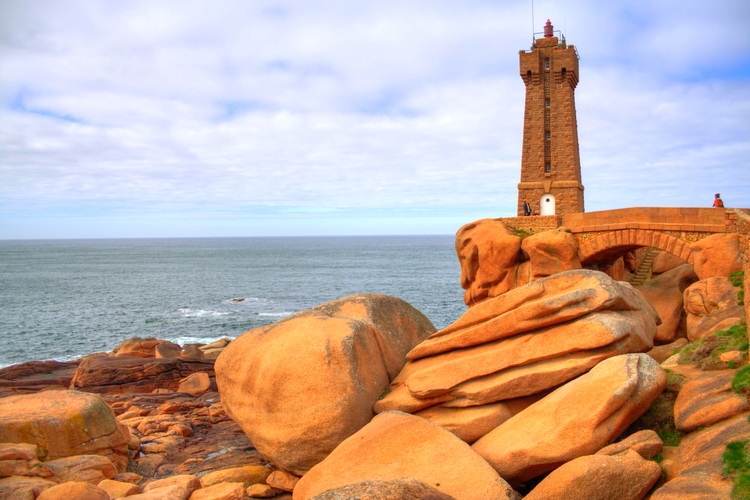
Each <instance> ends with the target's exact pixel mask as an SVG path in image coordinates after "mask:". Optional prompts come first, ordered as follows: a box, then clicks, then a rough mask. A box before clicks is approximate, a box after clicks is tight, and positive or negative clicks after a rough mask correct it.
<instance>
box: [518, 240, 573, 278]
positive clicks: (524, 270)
mask: <svg viewBox="0 0 750 500" xmlns="http://www.w3.org/2000/svg"><path fill="white" fill-rule="evenodd" d="M521 251H522V253H523V255H522V261H521V263H520V264H519V269H518V284H519V285H526V284H528V283H531V282H532V281H534V280H538V279H541V278H546V277H547V276H552V275H553V274H557V273H562V272H565V271H570V270H573V269H581V267H582V266H581V261H580V259H579V256H578V240H577V239H576V237H575V236H573V235H572V234H571V233H568V232H566V231H564V230H561V229H556V230H552V231H543V232H541V233H537V234H533V235H531V236H528V237H526V238H524V239H523V240H522V241H521Z"/></svg>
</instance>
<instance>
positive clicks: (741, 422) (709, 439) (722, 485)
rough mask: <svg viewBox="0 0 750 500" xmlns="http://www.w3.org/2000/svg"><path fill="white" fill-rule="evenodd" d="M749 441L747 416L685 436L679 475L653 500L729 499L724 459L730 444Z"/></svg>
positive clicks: (659, 490) (653, 496) (730, 487)
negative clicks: (724, 473) (723, 470)
mask: <svg viewBox="0 0 750 500" xmlns="http://www.w3.org/2000/svg"><path fill="white" fill-rule="evenodd" d="M747 440H750V423H748V414H747V413H744V414H741V415H737V416H735V417H733V418H730V419H727V420H724V421H722V422H719V423H716V424H714V425H712V426H710V427H708V428H706V429H702V430H699V431H696V432H693V433H691V434H689V435H688V436H686V437H684V438H683V439H682V441H681V442H680V446H679V459H680V467H681V468H680V472H679V475H678V476H677V477H675V478H674V479H671V480H670V481H668V482H667V483H666V484H664V485H663V486H661V487H660V488H659V489H658V490H657V491H656V492H654V494H653V495H652V496H651V498H652V499H653V500H682V499H685V498H727V499H728V498H730V492H731V490H732V481H731V480H730V479H729V478H728V477H726V476H724V475H723V474H722V468H723V464H722V460H721V456H722V454H723V453H724V452H725V451H726V447H727V444H729V443H730V442H733V441H747Z"/></svg>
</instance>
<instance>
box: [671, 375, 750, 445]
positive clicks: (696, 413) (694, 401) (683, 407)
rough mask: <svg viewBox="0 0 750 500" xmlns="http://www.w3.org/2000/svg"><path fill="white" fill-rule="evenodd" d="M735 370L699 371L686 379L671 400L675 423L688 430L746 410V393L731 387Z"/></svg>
mask: <svg viewBox="0 0 750 500" xmlns="http://www.w3.org/2000/svg"><path fill="white" fill-rule="evenodd" d="M734 376H735V370H721V371H716V372H706V373H702V374H700V375H699V376H697V377H696V378H694V379H693V380H691V381H689V382H687V383H686V384H685V385H684V386H683V387H682V389H680V392H679V393H678V394H677V399H676V401H675V404H674V420H675V427H676V428H677V429H678V430H680V431H683V432H689V431H692V430H694V429H697V428H698V427H708V426H710V425H712V424H715V423H717V422H720V421H722V420H726V419H728V418H730V417H733V416H735V415H738V414H740V413H745V412H748V411H750V403H748V401H747V396H746V395H744V394H737V393H735V392H733V391H732V389H731V383H732V380H733V378H734Z"/></svg>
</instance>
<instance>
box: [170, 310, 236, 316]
mask: <svg viewBox="0 0 750 500" xmlns="http://www.w3.org/2000/svg"><path fill="white" fill-rule="evenodd" d="M178 312H179V313H180V314H181V315H182V316H183V317H185V318H204V317H206V316H228V315H229V314H231V313H230V312H228V311H211V310H209V309H190V308H182V309H178Z"/></svg>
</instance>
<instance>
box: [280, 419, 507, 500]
mask: <svg viewBox="0 0 750 500" xmlns="http://www.w3.org/2000/svg"><path fill="white" fill-rule="evenodd" d="M402 478H414V479H418V480H420V481H423V482H424V483H426V484H428V485H430V486H433V487H435V488H436V489H438V490H439V491H441V492H442V493H445V494H447V495H450V496H453V497H456V498H461V499H466V500H471V499H477V500H484V499H489V498H492V499H496V500H502V499H514V498H515V492H514V491H513V490H512V489H511V488H510V486H509V485H508V484H507V483H506V482H505V481H504V480H503V479H502V478H500V477H499V476H498V475H497V473H496V472H495V471H494V470H493V469H492V467H490V466H489V465H488V464H487V463H486V462H485V461H484V460H482V459H481V457H479V456H478V455H477V454H476V453H475V452H474V451H472V450H471V448H470V447H469V446H468V445H467V444H466V443H464V442H463V441H461V440H460V439H458V438H457V437H455V436H454V435H453V434H451V433H450V432H448V431H446V430H445V429H443V428H442V427H440V426H438V425H435V424H432V423H430V422H428V421H427V420H425V419H422V418H419V417H415V416H412V415H408V414H405V413H401V412H386V413H383V414H380V415H378V416H377V417H375V418H374V419H373V420H372V422H370V423H369V424H367V425H366V426H365V427H363V428H362V429H361V430H359V431H358V432H357V433H356V434H354V435H353V436H351V437H350V438H349V439H347V440H346V441H344V442H343V443H341V444H340V445H339V446H338V447H337V448H336V449H335V450H334V451H333V452H332V453H331V454H330V455H329V456H328V457H327V458H326V459H325V460H323V461H322V462H321V463H319V464H318V465H316V466H315V467H313V468H312V469H311V470H310V471H309V472H308V473H307V474H305V475H304V476H303V477H302V479H300V481H299V483H297V487H296V488H295V489H294V498H295V500H306V499H309V498H313V497H315V496H316V495H318V494H320V493H322V492H324V491H326V490H330V489H333V488H338V487H341V486H346V485H348V484H355V483H360V482H362V481H367V480H372V479H379V480H386V481H389V480H397V479H402Z"/></svg>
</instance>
